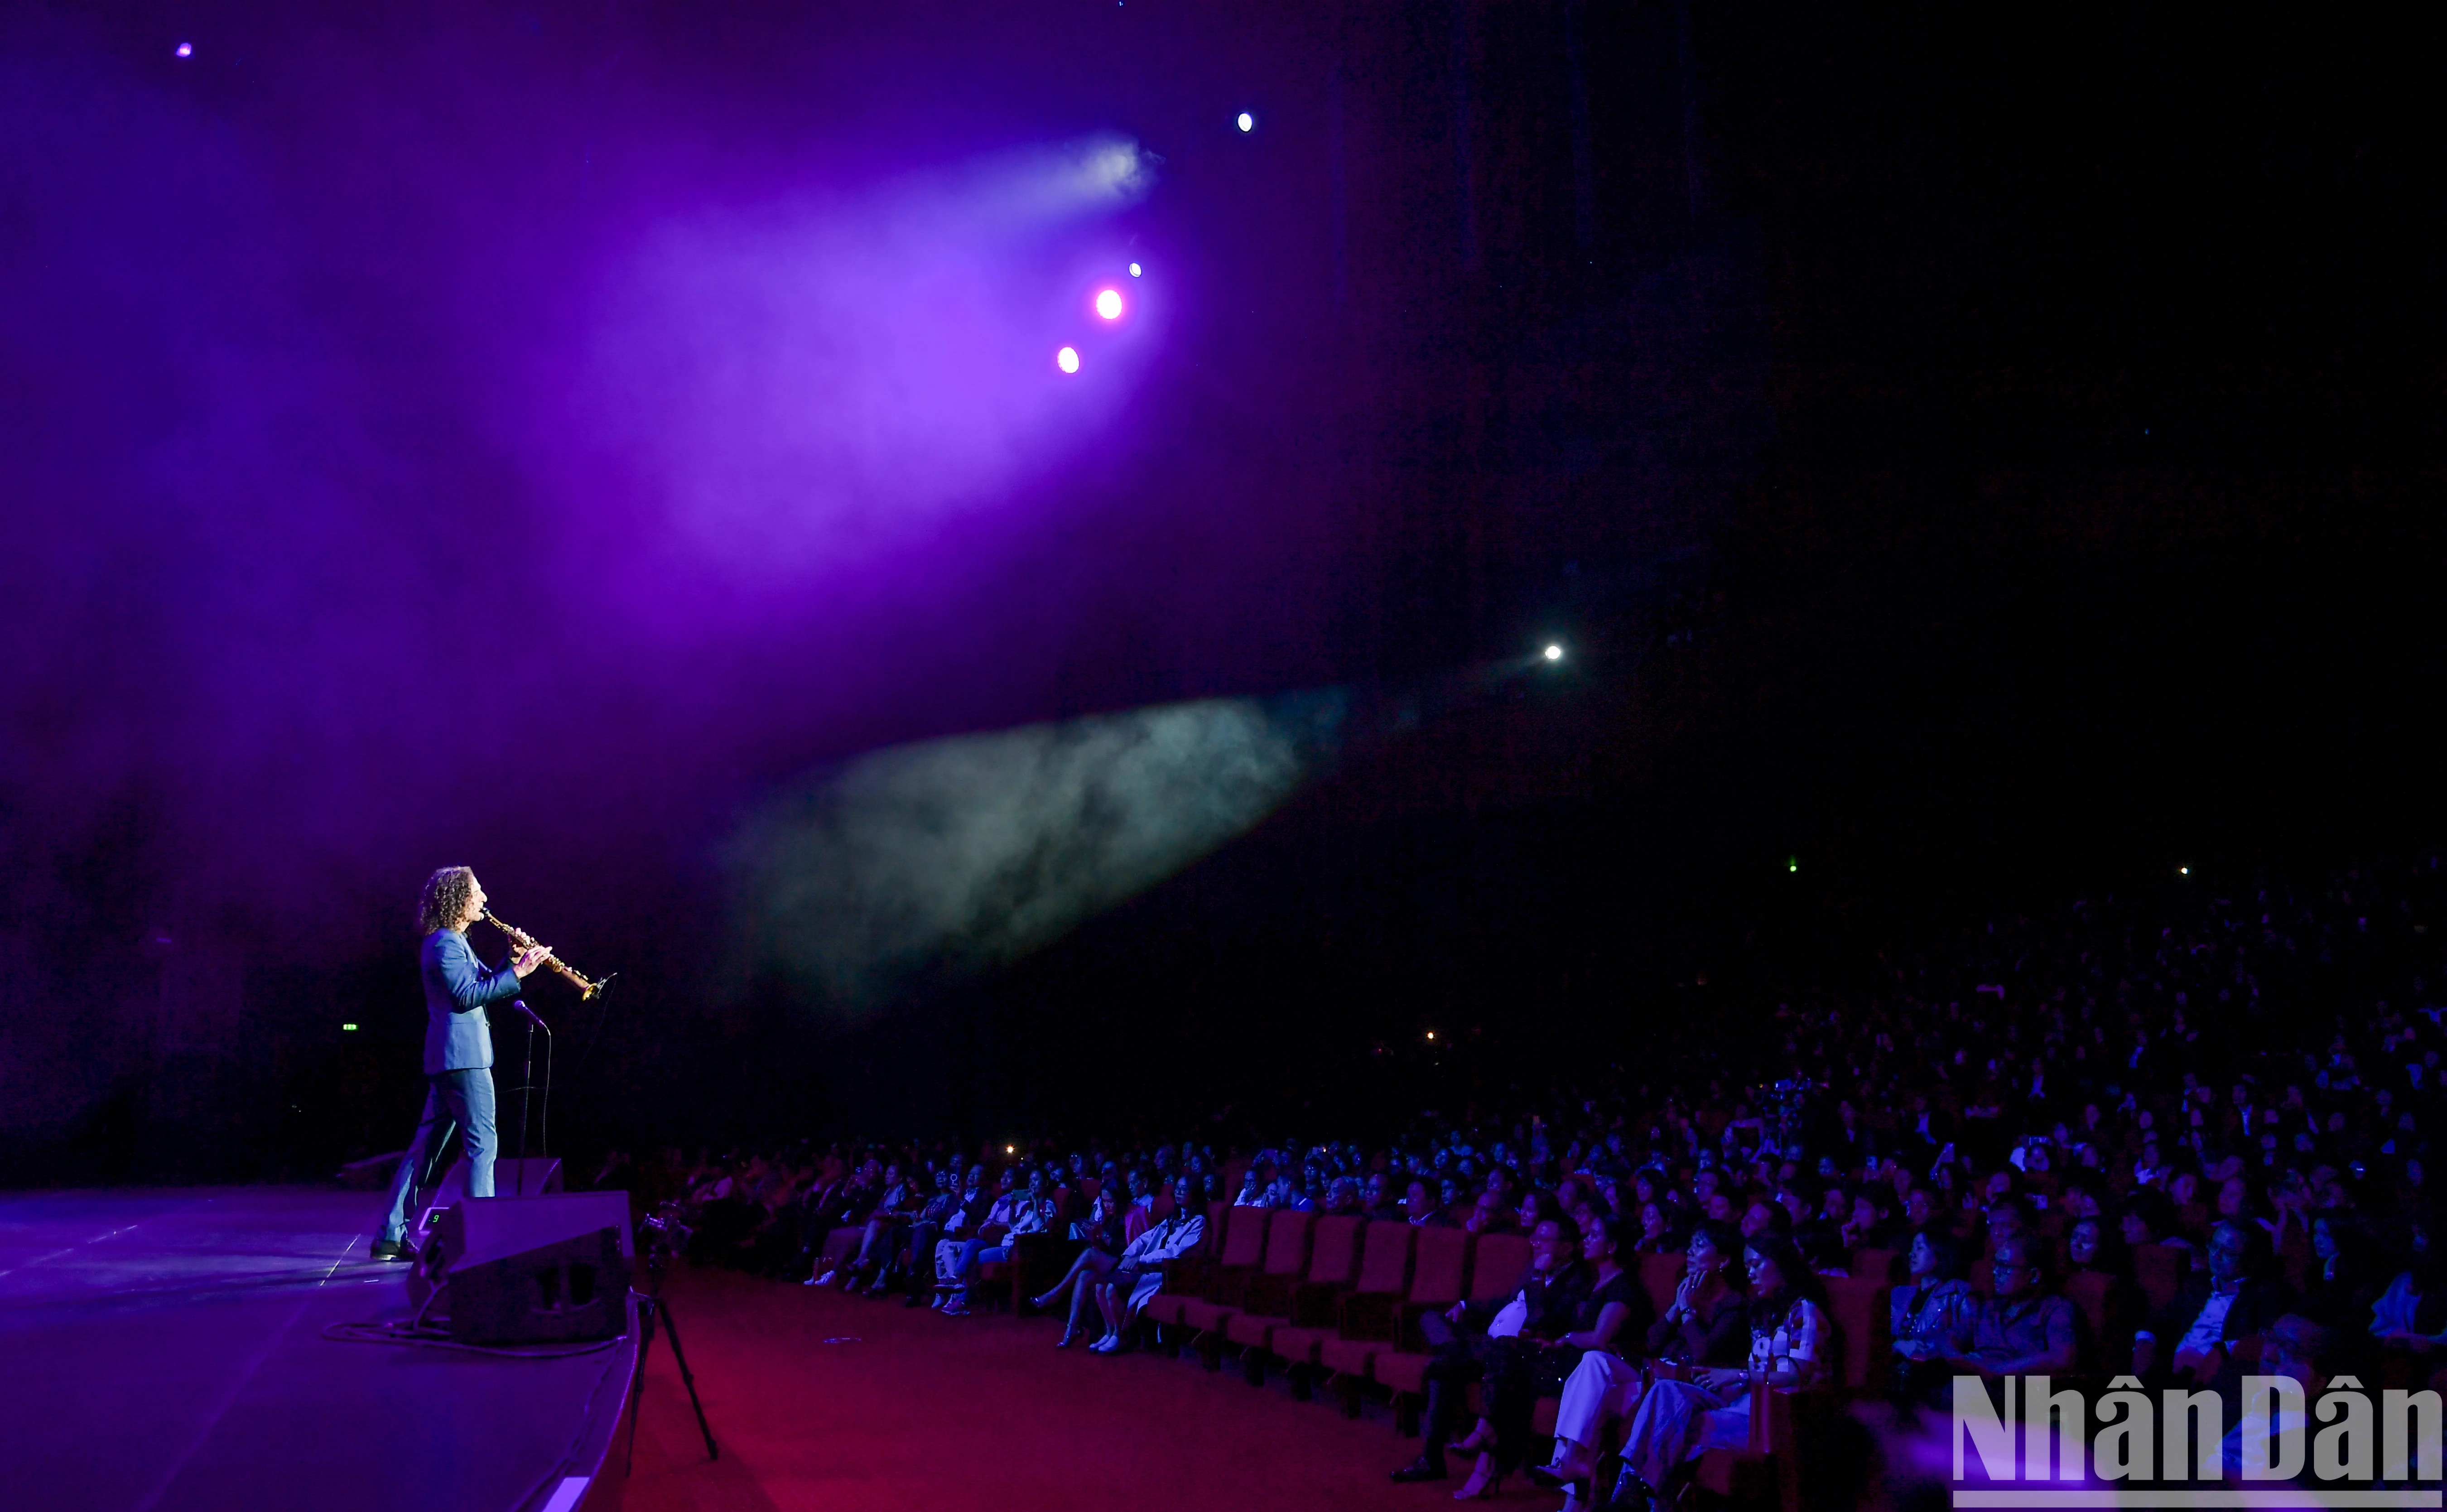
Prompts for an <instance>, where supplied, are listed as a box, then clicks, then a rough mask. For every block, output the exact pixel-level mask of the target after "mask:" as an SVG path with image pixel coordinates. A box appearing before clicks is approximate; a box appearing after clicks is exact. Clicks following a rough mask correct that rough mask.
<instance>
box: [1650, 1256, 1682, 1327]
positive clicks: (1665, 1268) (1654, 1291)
mask: <svg viewBox="0 0 2447 1512" xmlns="http://www.w3.org/2000/svg"><path fill="white" fill-rule="evenodd" d="M1682 1270H1683V1260H1682V1257H1681V1256H1679V1255H1643V1256H1641V1257H1640V1286H1641V1290H1642V1291H1644V1292H1646V1293H1647V1294H1648V1300H1649V1302H1650V1303H1651V1305H1653V1306H1654V1307H1655V1308H1656V1309H1657V1315H1658V1316H1659V1317H1663V1316H1664V1315H1665V1310H1666V1309H1667V1308H1670V1307H1672V1306H1673V1305H1674V1293H1675V1289H1676V1288H1678V1287H1679V1286H1680V1285H1681V1284H1682Z"/></svg>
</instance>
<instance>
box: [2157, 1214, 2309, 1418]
mask: <svg viewBox="0 0 2447 1512" xmlns="http://www.w3.org/2000/svg"><path fill="white" fill-rule="evenodd" d="M2264 1243H2265V1238H2264V1236H2263V1235H2262V1234H2261V1232H2260V1230H2259V1227H2258V1225H2256V1224H2246V1223H2220V1224H2219V1225H2218V1226H2217V1227H2216V1228H2215V1229H2213V1230H2212V1231H2211V1232H2210V1245H2209V1265H2208V1268H2207V1269H2206V1270H2202V1271H2195V1272H2193V1273H2192V1275H2191V1277H2190V1278H2189V1279H2187V1280H2186V1281H2185V1282H2184V1285H2183V1289H2182V1290H2180V1291H2178V1292H2177V1293H2176V1294H2175V1295H2174V1297H2173V1299H2172V1301H2170V1302H2169V1303H2168V1304H2167V1305H2166V1306H2165V1307H2163V1308H2160V1309H2159V1310H2158V1313H2157V1315H2156V1316H2154V1317H2153V1318H2152V1319H2151V1320H2150V1326H2149V1327H2147V1328H2145V1329H2143V1330H2141V1331H2140V1332H2137V1333H2135V1334H2134V1336H2133V1372H2134V1374H2135V1375H2138V1376H2140V1377H2141V1378H2142V1379H2143V1380H2144V1381H2150V1382H2158V1381H2166V1380H2174V1381H2184V1382H2197V1383H2200V1384H2204V1385H2208V1386H2210V1387H2211V1388H2213V1389H2216V1390H2217V1391H2218V1392H2219V1394H2220V1395H2229V1394H2231V1392H2232V1390H2233V1389H2235V1388H2236V1386H2237V1383H2238V1382H2239V1380H2240V1378H2241V1376H2242V1374H2243V1369H2242V1368H2243V1367H2244V1366H2248V1365H2249V1364H2251V1363H2252V1362H2254V1361H2256V1360H2258V1359H2259V1357H2260V1341H2261V1335H2262V1334H2264V1333H2266V1332H2267V1330H2268V1326H2269V1325H2270V1324H2272V1323H2274V1322H2276V1321H2277V1320H2278V1319H2279V1318H2281V1317H2283V1316H2285V1315H2286V1313H2288V1312H2290V1311H2291V1310H2292V1309H2293V1306H2294V1290H2293V1288H2291V1287H2289V1286H2287V1285H2286V1283H2285V1282H2284V1281H2281V1280H2279V1279H2277V1278H2276V1277H2274V1276H2262V1275H2259V1274H2256V1273H2257V1272H2258V1271H2259V1269H2260V1259H2261V1254H2262V1249H2263V1245H2264Z"/></svg>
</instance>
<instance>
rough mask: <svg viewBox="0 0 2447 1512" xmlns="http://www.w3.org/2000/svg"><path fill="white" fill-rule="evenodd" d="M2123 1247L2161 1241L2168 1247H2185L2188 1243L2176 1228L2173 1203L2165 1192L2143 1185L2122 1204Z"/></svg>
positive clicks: (2136, 1247) (2136, 1246) (2182, 1248)
mask: <svg viewBox="0 0 2447 1512" xmlns="http://www.w3.org/2000/svg"><path fill="white" fill-rule="evenodd" d="M2122 1221H2123V1234H2124V1247H2125V1248H2127V1249H2133V1250H2137V1249H2139V1248H2140V1247H2141V1246H2142V1245H2144V1244H2162V1245H2165V1246H2166V1247H2167V1248H2169V1249H2173V1250H2188V1249H2191V1244H2190V1243H2189V1242H2187V1241H2186V1240H2185V1238H2184V1237H2183V1235H2182V1234H2181V1233H2179V1232H2177V1230H2176V1219H2175V1204H2174V1203H2172V1202H2170V1201H2168V1200H2167V1194H2166V1193H2164V1192H2160V1191H2155V1190H2153V1189H2151V1188H2149V1187H2143V1188H2142V1189H2141V1190H2140V1191H2137V1192H2135V1193H2134V1194H2133V1196H2132V1198H2131V1199H2130V1200H2127V1201H2126V1202H2125V1204H2124V1218H2123V1220H2122Z"/></svg>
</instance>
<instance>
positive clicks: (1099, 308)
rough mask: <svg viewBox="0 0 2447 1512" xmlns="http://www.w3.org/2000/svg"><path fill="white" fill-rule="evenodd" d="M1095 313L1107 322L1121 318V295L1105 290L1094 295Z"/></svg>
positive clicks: (1112, 290) (1118, 292) (1116, 291)
mask: <svg viewBox="0 0 2447 1512" xmlns="http://www.w3.org/2000/svg"><path fill="white" fill-rule="evenodd" d="M1096 313H1098V314H1100V315H1102V316H1104V317H1105V318H1106V319H1107V320H1119V319H1121V318H1122V295H1121V292H1120V291H1119V290H1115V289H1107V290H1104V291H1102V292H1101V293H1098V294H1097V295H1096Z"/></svg>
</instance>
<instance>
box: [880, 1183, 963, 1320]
mask: <svg viewBox="0 0 2447 1512" xmlns="http://www.w3.org/2000/svg"><path fill="white" fill-rule="evenodd" d="M972 1179H973V1180H975V1181H978V1182H980V1183H982V1182H983V1181H984V1180H985V1168H984V1167H983V1166H979V1167H977V1169H976V1171H975V1172H974V1173H973V1175H972ZM956 1186H957V1183H956V1182H955V1181H954V1180H953V1172H952V1168H951V1167H950V1166H948V1165H944V1166H939V1167H937V1168H936V1171H935V1193H934V1195H933V1196H932V1197H929V1198H928V1199H927V1200H926V1205H925V1206H924V1207H921V1208H920V1209H919V1210H918V1218H917V1220H916V1221H915V1222H913V1223H911V1224H910V1225H909V1230H908V1236H907V1239H906V1242H907V1244H908V1247H909V1281H908V1286H907V1288H906V1290H907V1291H908V1294H909V1295H908V1297H907V1299H906V1300H905V1301H903V1302H902V1304H901V1305H902V1306H903V1307H916V1306H918V1305H919V1304H920V1303H921V1302H923V1301H925V1300H926V1294H927V1291H928V1289H929V1288H930V1287H931V1286H932V1284H933V1283H932V1282H931V1281H930V1280H929V1279H928V1277H929V1276H932V1274H933V1272H934V1269H935V1268H934V1265H933V1264H932V1261H933V1260H934V1257H935V1246H936V1244H937V1243H938V1242H939V1240H940V1239H941V1238H942V1235H943V1234H944V1232H945V1231H946V1230H947V1229H948V1228H949V1227H950V1226H951V1223H952V1219H953V1218H954V1216H955V1215H957V1214H958V1212H959V1211H960V1206H961V1195H960V1193H959V1192H958V1190H956ZM980 1195H981V1194H980ZM900 1244H901V1241H895V1243H894V1245H893V1247H892V1248H891V1250H890V1251H888V1252H887V1256H886V1260H885V1264H884V1268H883V1269H882V1271H880V1272H879V1273H877V1275H876V1278H875V1284H874V1285H873V1286H872V1287H870V1288H868V1292H867V1295H870V1296H882V1295H883V1293H884V1291H885V1290H886V1287H887V1284H888V1283H889V1282H890V1281H891V1279H892V1267H893V1266H894V1265H895V1264H898V1263H899V1257H900V1254H901V1248H900Z"/></svg>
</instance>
